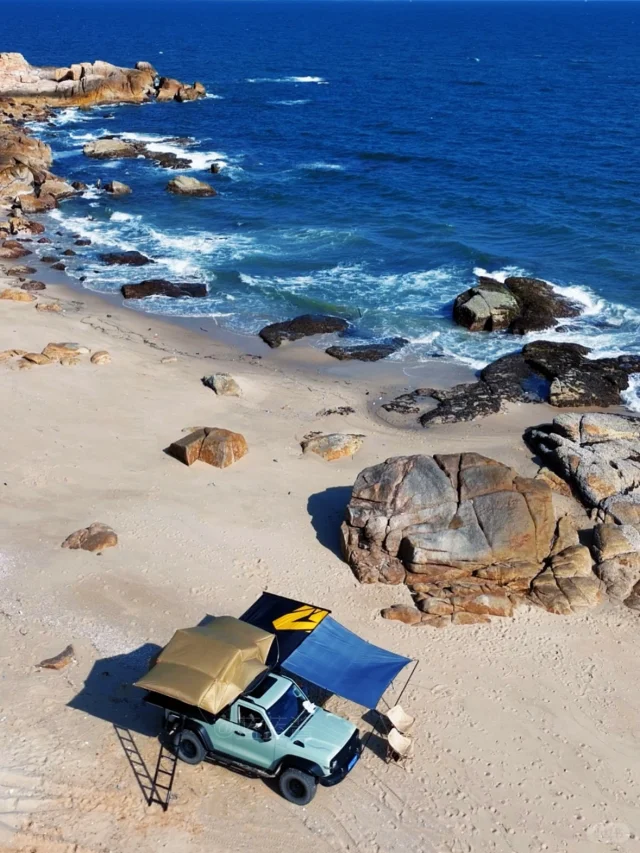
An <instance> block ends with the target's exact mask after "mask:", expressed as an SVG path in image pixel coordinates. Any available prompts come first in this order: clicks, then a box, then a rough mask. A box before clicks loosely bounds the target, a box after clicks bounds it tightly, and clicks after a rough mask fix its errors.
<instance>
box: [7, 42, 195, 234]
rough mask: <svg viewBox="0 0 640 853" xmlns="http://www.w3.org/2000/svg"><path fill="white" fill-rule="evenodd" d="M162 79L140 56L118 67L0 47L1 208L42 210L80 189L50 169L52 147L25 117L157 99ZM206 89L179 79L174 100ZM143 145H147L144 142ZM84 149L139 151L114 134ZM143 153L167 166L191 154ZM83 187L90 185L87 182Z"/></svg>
mask: <svg viewBox="0 0 640 853" xmlns="http://www.w3.org/2000/svg"><path fill="white" fill-rule="evenodd" d="M159 85H160V80H159V78H158V75H157V72H156V71H155V69H154V68H153V66H152V65H151V64H150V63H148V62H138V63H137V64H136V67H135V68H120V67H118V66H115V65H112V64H110V63H108V62H101V61H98V62H82V63H78V64H74V65H71V66H69V67H64V68H49V67H47V68H38V67H35V66H32V65H30V64H29V63H28V62H27V61H26V60H25V58H24V57H23V56H22V55H21V54H18V53H0V209H2V208H4V209H5V210H9V209H10V208H11V207H12V206H15V208H16V209H17V210H19V211H21V212H22V213H24V214H38V213H43V212H45V211H47V210H50V209H52V208H53V207H55V206H56V204H57V200H58V199H60V198H66V197H68V196H69V195H70V194H72V193H73V192H76V191H78V190H79V189H80V186H77V187H71V186H69V185H68V184H66V183H65V182H64V181H61V180H60V179H59V178H56V176H55V175H52V174H51V173H50V171H49V169H50V167H51V150H50V148H49V146H48V145H45V143H43V142H41V141H40V140H38V139H35V138H34V137H32V136H30V135H29V134H28V133H27V132H26V131H25V130H24V129H23V128H22V125H23V124H24V123H25V122H28V121H34V120H46V119H47V118H48V117H49V112H50V111H49V108H56V107H69V106H82V107H85V106H92V105H96V104H108V103H142V102H144V101H148V100H153V99H154V98H155V97H156V96H157V94H158V91H159ZM204 95H205V90H204V87H203V86H202V85H201V84H199V83H195V84H194V85H193V86H185V85H184V84H180V86H179V87H178V90H177V91H176V93H175V97H174V100H176V101H187V100H194V99H196V98H201V97H203V96H204ZM164 99H165V98H163V100H164ZM140 145H141V146H142V147H144V143H141V144H140ZM85 153H87V154H88V155H89V156H94V157H99V158H107V157H114V156H119V157H138V156H140V150H139V146H138V145H137V144H136V143H125V142H124V141H123V140H114V139H103V140H98V141H96V142H95V143H90V144H89V145H88V146H85ZM142 156H147V157H148V158H149V159H152V160H156V161H158V162H160V163H161V165H163V166H169V167H174V168H175V167H179V168H184V167H186V166H188V165H189V161H188V160H185V159H182V158H178V157H177V156H176V155H175V154H174V153H168V154H167V153H160V152H150V151H146V148H145V150H144V152H143V155H142ZM82 188H84V189H86V185H83V187H82ZM25 228H26V225H24V224H23V225H22V226H20V225H16V226H15V227H14V228H12V229H11V231H12V233H18V231H19V230H20V229H22V230H25ZM30 230H32V231H33V230H34V229H33V228H31V229H30ZM36 230H37V229H36Z"/></svg>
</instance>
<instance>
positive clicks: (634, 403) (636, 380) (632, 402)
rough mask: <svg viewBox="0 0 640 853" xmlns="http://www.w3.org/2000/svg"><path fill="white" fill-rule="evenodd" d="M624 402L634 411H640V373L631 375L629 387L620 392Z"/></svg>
mask: <svg viewBox="0 0 640 853" xmlns="http://www.w3.org/2000/svg"><path fill="white" fill-rule="evenodd" d="M620 397H621V398H622V402H623V403H624V404H625V406H626V407H627V408H628V409H631V411H632V412H640V373H632V374H631V376H629V387H628V388H627V390H626V391H623V392H622V393H621V394H620Z"/></svg>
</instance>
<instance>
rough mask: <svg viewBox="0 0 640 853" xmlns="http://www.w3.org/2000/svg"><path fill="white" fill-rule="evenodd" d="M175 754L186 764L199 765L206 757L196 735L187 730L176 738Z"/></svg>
mask: <svg viewBox="0 0 640 853" xmlns="http://www.w3.org/2000/svg"><path fill="white" fill-rule="evenodd" d="M176 752H177V754H178V758H180V759H181V760H182V761H184V762H185V763H186V764H200V762H201V761H202V760H203V759H204V757H205V755H206V752H205V748H204V746H203V745H202V741H201V740H200V738H199V737H198V735H197V734H196V733H195V732H190V731H189V730H188V729H187V730H186V731H183V732H182V733H181V734H179V735H177V736H176Z"/></svg>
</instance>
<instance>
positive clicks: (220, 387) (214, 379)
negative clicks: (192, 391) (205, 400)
mask: <svg viewBox="0 0 640 853" xmlns="http://www.w3.org/2000/svg"><path fill="white" fill-rule="evenodd" d="M202 384H203V385H206V386H207V388H211V390H212V391H215V393H216V394H217V395H218V396H220V397H241V396H242V391H241V390H240V386H239V385H238V383H237V382H236V380H235V379H234V378H233V376H230V375H229V374H228V373H214V374H212V375H211V376H203V377H202Z"/></svg>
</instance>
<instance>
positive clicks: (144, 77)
mask: <svg viewBox="0 0 640 853" xmlns="http://www.w3.org/2000/svg"><path fill="white" fill-rule="evenodd" d="M159 89H160V80H159V78H158V73H157V71H156V70H155V68H154V67H153V65H151V63H149V62H138V63H136V66H135V68H122V67H120V66H117V65H112V64H111V63H110V62H102V61H101V60H98V61H96V62H80V63H75V64H73V65H70V66H68V67H62V68H48V67H47V68H39V67H36V66H34V65H30V64H29V63H28V62H27V61H26V59H25V58H24V57H23V56H22V55H21V54H18V53H13V54H11V53H9V54H7V53H3V54H0V98H3V99H8V98H11V99H13V100H14V101H16V102H18V103H22V104H32V105H34V104H35V105H44V106H47V107H52V106H64V107H68V106H81V107H87V106H92V105H95V104H110V103H114V104H115V103H130V104H140V103H143V102H144V101H150V100H153V99H154V98H156V97H157V95H158V92H159ZM180 93H181V96H180V97H178V95H179V94H180ZM204 95H205V89H204V87H203V86H202V85H201V84H200V83H195V84H194V85H193V86H185V85H184V84H181V87H180V90H179V91H178V92H176V93H175V95H174V98H173V100H176V101H178V100H194V99H196V98H201V97H204ZM163 100H165V98H163Z"/></svg>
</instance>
